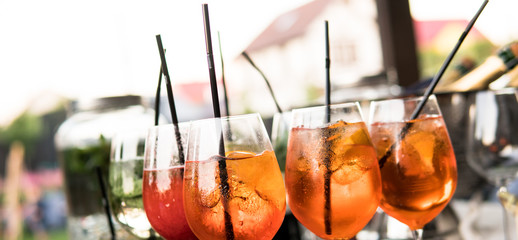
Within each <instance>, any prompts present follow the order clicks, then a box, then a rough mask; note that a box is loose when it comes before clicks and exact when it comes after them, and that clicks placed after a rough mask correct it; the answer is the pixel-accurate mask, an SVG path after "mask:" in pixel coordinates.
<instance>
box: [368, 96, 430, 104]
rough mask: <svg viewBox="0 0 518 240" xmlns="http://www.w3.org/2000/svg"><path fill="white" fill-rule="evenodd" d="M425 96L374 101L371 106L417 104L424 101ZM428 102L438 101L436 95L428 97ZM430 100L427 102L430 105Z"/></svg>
mask: <svg viewBox="0 0 518 240" xmlns="http://www.w3.org/2000/svg"><path fill="white" fill-rule="evenodd" d="M423 99H424V96H409V97H402V98H391V99H382V100H372V101H371V102H370V104H371V105H373V104H382V103H389V102H416V101H419V100H423ZM428 100H433V101H437V97H436V96H435V94H430V96H429V97H428ZM428 100H427V101H426V102H427V103H428Z"/></svg>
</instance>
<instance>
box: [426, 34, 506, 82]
mask: <svg viewBox="0 0 518 240" xmlns="http://www.w3.org/2000/svg"><path fill="white" fill-rule="evenodd" d="M496 50H497V47H495V46H494V45H493V44H492V43H491V42H490V41H488V40H479V41H475V42H473V43H472V44H470V45H465V46H461V47H460V49H459V51H458V52H457V53H456V54H455V57H454V58H453V60H452V62H451V64H450V66H449V67H448V69H446V71H449V70H450V69H452V68H451V67H452V66H454V65H455V64H457V63H458V62H459V61H460V59H462V58H464V57H468V58H471V59H473V60H474V61H475V63H476V64H477V65H479V64H481V63H482V62H484V60H486V58H487V57H489V56H491V55H492V54H494V53H495V51H496ZM448 54H449V52H448V51H439V50H437V48H420V49H418V58H419V69H420V74H421V76H420V79H425V78H430V77H433V76H434V75H435V74H436V73H437V72H438V71H439V69H440V68H441V65H442V64H443V62H444V60H446V58H447V57H448ZM477 65H476V66H477ZM476 66H475V67H476Z"/></svg>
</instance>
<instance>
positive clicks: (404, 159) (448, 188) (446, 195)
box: [370, 95, 457, 235]
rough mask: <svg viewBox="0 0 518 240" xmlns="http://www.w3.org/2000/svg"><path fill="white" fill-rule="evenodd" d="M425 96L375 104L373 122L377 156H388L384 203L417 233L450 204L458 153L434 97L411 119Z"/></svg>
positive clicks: (389, 213) (388, 211) (384, 168)
mask: <svg viewBox="0 0 518 240" xmlns="http://www.w3.org/2000/svg"><path fill="white" fill-rule="evenodd" d="M421 99H422V98H409V99H397V100H385V101H380V102H373V103H371V108H372V109H371V119H372V121H373V123H372V124H371V125H370V134H371V137H372V141H373V143H374V146H375V147H376V150H377V154H378V157H379V159H380V160H381V159H383V158H385V159H384V160H381V161H383V163H381V162H380V166H382V167H381V178H382V193H383V196H382V198H381V203H380V206H381V208H382V209H383V211H385V212H386V213H387V214H388V215H390V216H392V217H394V218H395V219H397V220H399V221H401V222H402V223H404V224H406V225H408V227H409V228H410V229H411V230H413V231H418V232H416V234H417V235H421V234H422V228H423V227H424V225H425V224H426V223H428V222H430V221H431V220H432V219H434V218H435V217H436V216H437V215H438V214H439V213H440V212H441V211H442V210H443V209H444V207H446V205H447V204H448V202H449V201H450V199H451V198H452V197H453V194H454V192H455V188H456V186H457V165H456V161H455V155H454V153H453V147H452V145H451V142H450V138H449V135H448V131H447V130H446V126H445V124H444V120H443V118H442V115H441V114H440V110H439V107H438V105H437V102H436V100H435V96H433V95H432V96H431V97H430V98H429V100H428V101H427V103H426V105H425V108H424V109H423V111H422V113H421V115H420V116H419V117H418V118H417V119H414V120H410V119H408V116H409V115H410V114H409V113H411V112H412V111H413V110H414V109H415V106H416V105H417V103H418V101H420V100H421ZM384 112H385V113H384ZM387 112H390V113H391V114H392V115H391V116H390V117H391V118H392V119H387V116H388V115H387ZM398 115H399V118H400V120H399V121H398V120H397V118H398ZM382 116H384V117H382Z"/></svg>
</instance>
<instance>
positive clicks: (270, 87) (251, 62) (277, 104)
mask: <svg viewBox="0 0 518 240" xmlns="http://www.w3.org/2000/svg"><path fill="white" fill-rule="evenodd" d="M241 55H243V56H244V57H245V58H246V60H248V62H249V63H250V65H252V67H254V68H255V69H256V70H257V71H258V72H259V74H261V76H262V77H263V79H264V81H265V82H266V86H268V90H269V91H270V94H271V95H272V98H273V101H274V102H275V107H277V112H279V113H282V109H281V107H280V106H279V102H277V98H275V94H273V90H272V86H271V85H270V81H268V78H266V75H264V73H263V71H261V69H259V68H258V67H257V66H256V65H255V63H254V61H252V59H251V58H250V56H248V54H247V53H246V52H242V53H241Z"/></svg>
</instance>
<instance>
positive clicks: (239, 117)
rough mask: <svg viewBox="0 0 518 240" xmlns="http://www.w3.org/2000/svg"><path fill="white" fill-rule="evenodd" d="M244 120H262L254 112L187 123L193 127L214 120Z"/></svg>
mask: <svg viewBox="0 0 518 240" xmlns="http://www.w3.org/2000/svg"><path fill="white" fill-rule="evenodd" d="M246 118H258V119H261V120H262V118H261V115H260V114H259V113H257V112H254V113H247V114H240V115H231V116H222V117H213V118H204V119H198V120H191V121H189V123H190V124H191V125H193V124H200V123H203V122H213V121H215V120H223V121H230V120H239V119H246Z"/></svg>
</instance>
